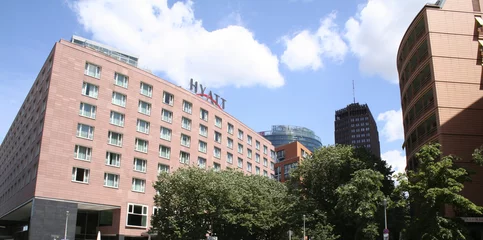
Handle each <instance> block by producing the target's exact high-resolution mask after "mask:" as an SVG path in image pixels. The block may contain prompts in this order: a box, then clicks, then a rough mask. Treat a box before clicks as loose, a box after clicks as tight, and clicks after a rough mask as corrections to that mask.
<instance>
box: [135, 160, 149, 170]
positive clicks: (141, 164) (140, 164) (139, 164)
mask: <svg viewBox="0 0 483 240" xmlns="http://www.w3.org/2000/svg"><path fill="white" fill-rule="evenodd" d="M146 165H147V161H146V160H144V159H140V158H134V162H133V169H134V171H138V172H146Z"/></svg>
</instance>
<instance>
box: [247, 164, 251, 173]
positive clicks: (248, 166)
mask: <svg viewBox="0 0 483 240" xmlns="http://www.w3.org/2000/svg"><path fill="white" fill-rule="evenodd" d="M247 171H248V172H250V173H251V172H252V163H250V162H247Z"/></svg>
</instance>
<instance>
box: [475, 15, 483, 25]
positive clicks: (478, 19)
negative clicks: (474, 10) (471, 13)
mask: <svg viewBox="0 0 483 240" xmlns="http://www.w3.org/2000/svg"><path fill="white" fill-rule="evenodd" d="M475 19H476V21H477V22H478V23H479V24H480V26H483V19H482V18H481V17H475Z"/></svg>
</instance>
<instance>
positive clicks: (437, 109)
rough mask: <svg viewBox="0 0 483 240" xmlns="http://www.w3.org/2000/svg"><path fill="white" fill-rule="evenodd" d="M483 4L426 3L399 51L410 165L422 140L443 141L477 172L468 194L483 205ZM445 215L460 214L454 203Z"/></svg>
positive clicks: (476, 0)
mask: <svg viewBox="0 0 483 240" xmlns="http://www.w3.org/2000/svg"><path fill="white" fill-rule="evenodd" d="M482 6H483V1H481V0H446V1H437V2H436V4H428V5H426V6H424V7H423V8H422V10H421V11H420V12H419V13H418V14H417V16H416V17H415V18H414V20H413V22H412V23H411V24H410V26H409V27H408V29H407V31H406V33H405V35H404V37H403V39H402V41H401V44H400V46H399V51H398V54H397V68H398V72H399V84H400V90H401V105H402V111H403V121H404V135H405V141H404V147H405V149H406V157H407V169H409V170H415V169H417V168H418V161H417V159H415V154H416V153H417V152H418V150H419V149H420V148H421V146H422V145H424V144H426V143H430V142H438V143H440V144H441V145H442V151H443V153H444V154H445V155H448V154H454V155H457V156H459V157H461V158H462V159H461V161H459V162H458V164H459V165H460V166H463V167H465V168H467V169H470V170H472V171H476V175H473V176H472V179H473V180H472V182H471V183H467V184H466V185H465V189H464V190H463V195H465V196H467V197H468V198H470V199H471V200H472V201H474V202H475V203H477V204H478V205H480V206H481V205H483V194H482V192H481V189H482V186H483V171H482V168H481V167H478V166H476V165H475V164H473V163H471V162H470V161H471V153H472V152H473V150H474V149H475V148H477V147H479V146H481V145H482V144H483V91H482V89H483V81H482V76H483V74H482V72H483V71H482V54H481V52H482V50H483V48H482V44H483V41H482V40H483V28H482V24H483V20H482V19H481V16H482V12H481V7H482ZM445 214H446V215H447V216H454V215H455V213H454V212H453V210H452V209H450V208H446V209H445ZM467 220H468V219H467ZM473 220H474V219H473ZM482 220H483V219H477V221H480V222H481V221H482ZM471 221H472V220H471ZM471 224H473V223H470V225H471ZM476 225H477V224H476ZM480 226H481V225H480ZM473 234H474V236H477V238H476V239H481V236H480V235H481V234H479V233H477V232H476V233H475V232H474V233H473Z"/></svg>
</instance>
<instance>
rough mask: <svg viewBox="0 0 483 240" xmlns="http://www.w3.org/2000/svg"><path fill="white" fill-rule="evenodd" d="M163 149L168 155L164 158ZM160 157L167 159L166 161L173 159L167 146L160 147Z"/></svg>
mask: <svg viewBox="0 0 483 240" xmlns="http://www.w3.org/2000/svg"><path fill="white" fill-rule="evenodd" d="M161 149H166V150H167V151H166V155H165V156H163V155H162V154H161V153H162V152H161ZM159 157H160V158H165V159H170V158H171V148H170V147H168V146H165V145H159Z"/></svg>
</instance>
